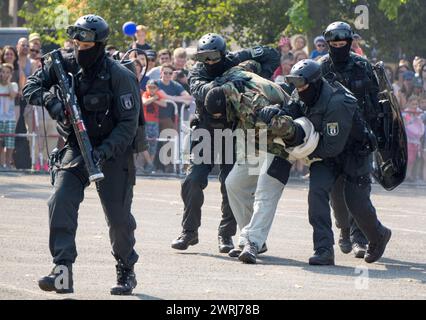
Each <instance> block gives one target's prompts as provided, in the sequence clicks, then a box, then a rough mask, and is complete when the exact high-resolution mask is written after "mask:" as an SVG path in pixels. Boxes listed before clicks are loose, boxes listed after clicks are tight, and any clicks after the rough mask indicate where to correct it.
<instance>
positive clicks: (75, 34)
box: [67, 14, 109, 43]
mask: <svg viewBox="0 0 426 320" xmlns="http://www.w3.org/2000/svg"><path fill="white" fill-rule="evenodd" d="M67 34H68V36H69V37H70V38H71V39H76V40H79V41H82V42H103V43H105V42H106V41H107V40H108V35H109V27H108V24H107V23H106V21H105V20H104V19H103V18H102V17H100V16H97V15H94V14H88V15H85V16H82V17H80V18H78V20H77V21H76V22H75V24H74V25H73V26H69V27H68V28H67Z"/></svg>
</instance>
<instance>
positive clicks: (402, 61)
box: [398, 59, 410, 70]
mask: <svg viewBox="0 0 426 320" xmlns="http://www.w3.org/2000/svg"><path fill="white" fill-rule="evenodd" d="M398 66H400V67H401V66H405V67H406V68H407V69H408V70H410V62H408V60H407V59H401V60H399V63H398Z"/></svg>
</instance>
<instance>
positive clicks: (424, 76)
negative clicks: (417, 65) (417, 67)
mask: <svg viewBox="0 0 426 320" xmlns="http://www.w3.org/2000/svg"><path fill="white" fill-rule="evenodd" d="M420 78H421V79H422V81H423V89H424V90H425V91H426V64H425V65H423V67H422V69H421V72H420Z"/></svg>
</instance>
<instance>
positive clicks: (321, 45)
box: [317, 43, 325, 48]
mask: <svg viewBox="0 0 426 320" xmlns="http://www.w3.org/2000/svg"><path fill="white" fill-rule="evenodd" d="M317 47H320V48H325V44H322V43H318V44H317Z"/></svg>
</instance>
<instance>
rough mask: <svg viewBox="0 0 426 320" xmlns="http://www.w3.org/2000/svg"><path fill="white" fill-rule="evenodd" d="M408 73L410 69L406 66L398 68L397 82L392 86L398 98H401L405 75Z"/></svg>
mask: <svg viewBox="0 0 426 320" xmlns="http://www.w3.org/2000/svg"><path fill="white" fill-rule="evenodd" d="M406 71H408V67H406V66H405V65H400V66H398V68H396V71H395V81H394V83H393V84H392V87H393V92H394V94H395V96H396V97H399V94H400V93H399V92H400V90H401V89H402V86H403V85H404V73H405V72H406ZM398 102H399V98H398Z"/></svg>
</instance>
